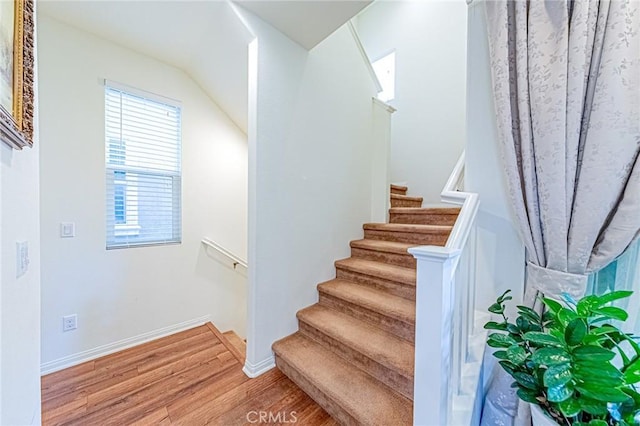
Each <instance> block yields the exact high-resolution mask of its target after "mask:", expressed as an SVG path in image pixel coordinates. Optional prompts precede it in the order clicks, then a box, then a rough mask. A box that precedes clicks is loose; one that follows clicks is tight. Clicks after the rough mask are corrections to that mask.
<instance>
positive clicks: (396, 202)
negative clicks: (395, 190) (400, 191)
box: [391, 198, 422, 207]
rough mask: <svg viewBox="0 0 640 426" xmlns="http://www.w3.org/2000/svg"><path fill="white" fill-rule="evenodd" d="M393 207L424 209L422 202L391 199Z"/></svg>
mask: <svg viewBox="0 0 640 426" xmlns="http://www.w3.org/2000/svg"><path fill="white" fill-rule="evenodd" d="M391 207H422V201H418V200H398V199H397V198H392V199H391Z"/></svg>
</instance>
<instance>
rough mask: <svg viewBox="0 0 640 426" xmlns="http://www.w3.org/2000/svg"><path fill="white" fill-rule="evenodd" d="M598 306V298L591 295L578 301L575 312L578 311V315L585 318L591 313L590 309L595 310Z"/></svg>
mask: <svg viewBox="0 0 640 426" xmlns="http://www.w3.org/2000/svg"><path fill="white" fill-rule="evenodd" d="M598 306H601V305H600V301H599V300H598V296H593V295H591V296H586V297H583V298H582V299H580V301H579V302H578V305H577V306H576V310H577V311H578V315H580V316H583V317H587V316H589V314H590V313H591V309H593V308H597V307H598Z"/></svg>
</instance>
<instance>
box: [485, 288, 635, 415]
mask: <svg viewBox="0 0 640 426" xmlns="http://www.w3.org/2000/svg"><path fill="white" fill-rule="evenodd" d="M509 292H510V291H509V290H507V291H506V292H505V293H504V294H502V295H501V296H500V297H498V299H497V300H496V303H494V304H493V305H491V307H489V312H491V313H493V314H497V315H500V316H501V317H502V321H500V322H496V321H489V322H487V323H486V324H485V328H486V329H489V330H496V332H493V333H491V334H489V336H488V337H487V344H488V345H489V346H491V347H493V348H497V350H496V351H495V352H494V354H493V355H494V356H495V357H496V358H498V359H499V364H500V365H501V366H502V368H503V369H504V370H505V371H506V372H507V373H508V374H509V375H511V377H512V378H513V379H514V383H513V385H512V386H513V387H515V388H517V389H518V390H517V395H518V397H519V398H520V399H522V400H523V401H526V402H528V403H530V404H531V407H532V412H533V414H534V418H539V416H540V414H541V413H539V411H542V412H543V413H544V414H545V417H546V418H547V419H549V420H553V422H555V423H557V424H559V425H576V426H586V425H589V426H607V425H620V426H625V425H634V424H636V425H637V424H640V393H638V391H637V390H636V383H639V382H640V346H639V345H638V343H637V342H636V339H635V338H634V337H633V336H632V335H630V334H625V333H623V332H622V331H621V330H620V329H619V328H617V327H616V326H614V325H613V324H612V322H613V321H625V320H626V319H627V317H628V315H627V312H626V311H625V310H624V309H621V308H618V307H615V306H610V305H611V302H613V301H615V300H619V299H624V298H626V297H629V296H630V295H631V293H632V292H630V291H615V292H611V293H607V294H604V295H602V296H595V295H590V296H586V297H583V298H582V299H580V300H578V301H576V300H574V299H573V298H571V297H570V296H568V295H563V302H564V303H560V302H558V301H555V300H552V299H548V298H542V302H543V303H544V306H545V308H546V309H545V312H544V314H542V315H540V314H538V313H537V312H536V311H534V310H533V309H531V308H529V307H526V306H517V308H518V317H517V318H516V320H515V322H509V319H508V318H507V317H506V316H505V302H507V301H509V300H511V299H512V297H511V296H510V295H509ZM534 421H535V420H534ZM534 424H536V423H534ZM551 424H553V423H551Z"/></svg>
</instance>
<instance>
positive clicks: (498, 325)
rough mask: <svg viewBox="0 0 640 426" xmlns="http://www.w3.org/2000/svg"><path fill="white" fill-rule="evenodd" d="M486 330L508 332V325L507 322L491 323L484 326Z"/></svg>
mask: <svg viewBox="0 0 640 426" xmlns="http://www.w3.org/2000/svg"><path fill="white" fill-rule="evenodd" d="M484 328H485V330H501V331H507V323H506V322H495V321H489V322H488V323H486V324H485V325H484Z"/></svg>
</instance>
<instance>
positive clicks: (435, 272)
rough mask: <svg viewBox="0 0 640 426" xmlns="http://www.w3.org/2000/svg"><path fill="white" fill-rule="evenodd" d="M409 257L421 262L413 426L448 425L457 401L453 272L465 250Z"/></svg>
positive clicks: (419, 251) (416, 251) (422, 250)
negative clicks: (453, 371)
mask: <svg viewBox="0 0 640 426" xmlns="http://www.w3.org/2000/svg"><path fill="white" fill-rule="evenodd" d="M409 253H411V254H412V255H413V256H414V257H415V258H416V259H417V261H418V269H417V280H416V338H415V347H416V351H415V372H414V396H413V401H414V404H413V407H414V408H413V424H414V425H418V426H423V425H425V426H426V425H436V424H437V425H447V424H449V423H448V415H449V413H450V411H451V407H450V405H451V401H452V397H453V395H452V389H453V386H452V384H451V383H450V381H451V367H452V366H451V360H452V348H453V336H454V331H453V329H452V324H453V308H454V303H455V285H454V282H453V268H454V266H455V262H456V259H457V258H458V257H459V256H460V253H461V250H459V249H452V248H447V247H437V246H421V247H413V248H410V249H409Z"/></svg>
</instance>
